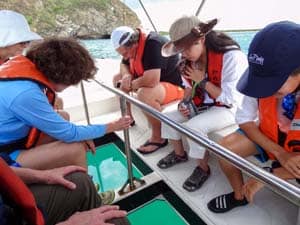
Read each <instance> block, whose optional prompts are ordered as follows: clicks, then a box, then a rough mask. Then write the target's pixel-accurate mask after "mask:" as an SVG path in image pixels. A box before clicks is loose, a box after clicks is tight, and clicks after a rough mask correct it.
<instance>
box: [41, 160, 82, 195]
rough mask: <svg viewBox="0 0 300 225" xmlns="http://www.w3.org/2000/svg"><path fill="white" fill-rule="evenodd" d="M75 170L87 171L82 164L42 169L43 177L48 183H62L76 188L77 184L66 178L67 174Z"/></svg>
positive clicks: (72, 188) (67, 186)
mask: <svg viewBox="0 0 300 225" xmlns="http://www.w3.org/2000/svg"><path fill="white" fill-rule="evenodd" d="M73 172H86V169H85V168H83V167H80V166H64V167H60V168H55V169H50V170H42V171H41V173H42V176H41V177H42V179H44V180H43V182H44V183H46V184H60V185H62V186H64V187H66V188H68V189H71V190H74V189H75V188H76V185H75V184H74V183H72V182H71V181H69V180H67V179H65V176H66V175H68V174H70V173H73Z"/></svg>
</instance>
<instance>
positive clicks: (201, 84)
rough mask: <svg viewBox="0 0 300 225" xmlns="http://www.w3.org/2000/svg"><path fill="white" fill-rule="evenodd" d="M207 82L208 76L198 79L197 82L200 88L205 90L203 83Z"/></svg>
mask: <svg viewBox="0 0 300 225" xmlns="http://www.w3.org/2000/svg"><path fill="white" fill-rule="evenodd" d="M207 82H208V78H207V77H206V78H204V79H203V80H201V81H200V83H199V87H200V88H201V89H202V90H205V85H206V83H207Z"/></svg>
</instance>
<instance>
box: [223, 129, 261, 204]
mask: <svg viewBox="0 0 300 225" xmlns="http://www.w3.org/2000/svg"><path fill="white" fill-rule="evenodd" d="M220 144H221V145H222V146H223V147H225V148H227V149H229V150H231V151H232V152H234V153H236V154H238V155H239V156H241V157H243V158H246V157H247V156H250V155H254V154H257V150H256V147H255V145H254V144H253V142H252V141H250V140H249V139H248V138H247V137H246V136H244V135H241V134H239V133H232V134H230V135H228V136H226V137H225V138H223V139H222V140H221V141H220ZM219 163H220V166H221V168H222V170H223V172H224V174H225V175H226V177H227V178H228V181H229V183H230V185H231V187H232V189H233V191H234V193H235V199H237V200H242V199H243V198H244V194H243V184H244V181H243V177H242V172H241V171H240V170H239V169H237V168H236V167H234V166H233V165H231V164H230V163H229V162H227V161H226V160H223V159H221V160H219Z"/></svg>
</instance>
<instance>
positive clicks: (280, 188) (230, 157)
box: [95, 80, 300, 206]
mask: <svg viewBox="0 0 300 225" xmlns="http://www.w3.org/2000/svg"><path fill="white" fill-rule="evenodd" d="M95 82H96V83H98V84H99V85H100V86H102V87H103V88H105V89H107V90H109V91H111V92H113V93H115V94H117V95H118V96H121V97H124V98H125V99H126V101H128V102H130V103H132V104H134V105H136V106H137V107H139V108H141V109H142V110H143V111H146V112H147V113H150V114H151V115H152V116H154V117H155V118H157V119H159V120H160V121H162V122H164V123H166V124H168V125H169V126H171V127H173V128H174V129H176V130H177V131H179V132H181V133H182V134H184V135H186V136H187V137H189V138H190V139H192V140H193V141H195V142H197V143H198V144H201V145H204V146H205V147H207V148H208V149H209V150H210V151H211V152H213V153H215V154H216V155H217V156H218V157H221V158H223V159H226V160H227V161H228V162H230V163H231V164H233V165H234V166H236V167H237V168H239V169H241V170H243V171H244V172H246V173H247V174H249V175H250V176H252V177H255V178H257V179H259V180H260V181H262V182H263V183H265V184H267V185H268V187H269V188H271V189H272V190H273V191H274V192H276V193H278V194H280V195H281V196H283V197H284V198H286V199H288V200H289V201H291V202H293V203H294V204H296V205H297V206H300V189H299V188H298V187H296V186H294V185H292V184H290V183H288V182H286V181H285V180H283V179H280V178H278V177H276V176H274V175H273V174H271V173H268V172H266V171H265V170H263V169H261V168H259V167H258V166H256V165H254V164H253V163H251V162H249V161H247V160H245V159H244V158H242V157H240V156H238V155H236V154H234V153H233V152H231V151H229V150H228V149H226V148H224V147H222V146H221V145H219V144H217V143H216V142H214V141H212V140H210V139H209V138H207V137H205V136H204V135H201V134H197V133H195V132H193V131H191V130H189V129H188V128H186V127H184V126H182V125H181V124H179V123H177V122H174V121H173V120H171V119H169V118H168V117H167V116H165V115H164V114H162V113H160V112H159V111H157V110H156V109H154V108H152V107H150V106H148V105H146V104H144V103H143V102H141V101H139V100H137V99H135V98H133V97H131V96H129V95H127V94H125V93H124V92H122V91H120V90H119V89H116V88H113V87H110V86H108V85H106V84H105V83H104V82H100V81H98V80H95Z"/></svg>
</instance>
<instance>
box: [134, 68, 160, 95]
mask: <svg viewBox="0 0 300 225" xmlns="http://www.w3.org/2000/svg"><path fill="white" fill-rule="evenodd" d="M160 72H161V69H151V70H146V71H144V74H143V76H140V77H138V78H137V79H134V80H132V81H131V88H132V90H138V89H139V88H142V87H149V88H153V87H155V86H156V85H158V84H159V80H160Z"/></svg>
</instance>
